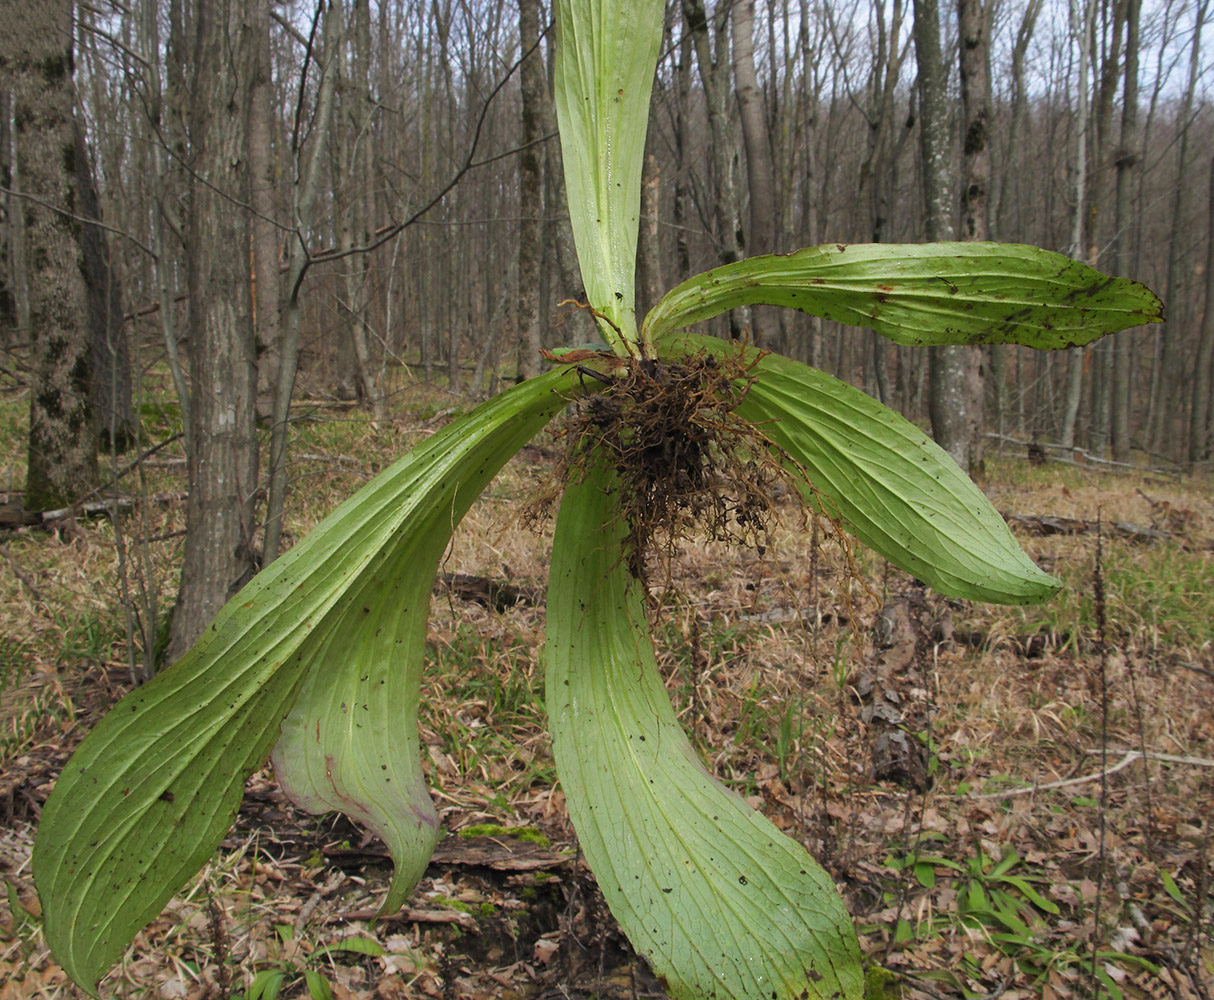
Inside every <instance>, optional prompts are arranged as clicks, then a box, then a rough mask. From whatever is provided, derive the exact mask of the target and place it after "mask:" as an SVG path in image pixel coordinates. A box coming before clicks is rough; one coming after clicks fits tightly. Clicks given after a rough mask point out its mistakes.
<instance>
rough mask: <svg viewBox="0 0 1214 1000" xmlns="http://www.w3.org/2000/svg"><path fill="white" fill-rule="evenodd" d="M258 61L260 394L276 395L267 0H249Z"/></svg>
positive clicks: (277, 290)
mask: <svg viewBox="0 0 1214 1000" xmlns="http://www.w3.org/2000/svg"><path fill="white" fill-rule="evenodd" d="M247 2H248V4H249V21H250V24H251V26H252V31H253V45H254V47H255V59H256V63H255V65H254V73H253V79H252V81H251V85H250V91H249V126H248V127H249V204H250V207H251V208H252V209H253V215H252V220H251V223H250V224H251V225H252V227H253V322H254V329H255V330H256V334H257V346H258V351H259V353H260V355H261V357H260V361H259V363H258V366H257V378H258V382H259V385H258V390H259V392H260V393H265V394H267V395H268V394H272V393H273V391H274V386H275V385H276V384H277V382H278V369H279V365H280V363H281V357H282V324H281V320H280V317H281V309H282V275H281V273H280V269H279V266H278V240H279V229H278V227H277V226H276V225H275V224H274V220H275V219H276V218H277V217H278V212H277V206H276V205H275V198H274V186H275V170H274V166H275V164H274V118H273V108H272V101H273V97H274V88H273V80H272V72H273V66H272V64H271V61H270V4H269V0H247Z"/></svg>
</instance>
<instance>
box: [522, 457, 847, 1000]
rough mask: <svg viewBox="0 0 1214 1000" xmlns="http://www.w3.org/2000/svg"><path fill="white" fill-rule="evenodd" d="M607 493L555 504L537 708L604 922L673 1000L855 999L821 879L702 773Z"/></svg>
mask: <svg viewBox="0 0 1214 1000" xmlns="http://www.w3.org/2000/svg"><path fill="white" fill-rule="evenodd" d="M613 490H614V479H613V477H612V476H611V475H609V474H607V473H604V472H603V471H601V470H599V469H595V470H593V471H592V472H591V473H590V475H589V476H588V477H587V479H586V480H585V481H584V482H582V483H580V484H576V485H571V486H570V487H569V488H568V489H567V490H566V493H565V496H564V499H563V501H562V503H561V509H560V515H559V517H558V520H557V527H556V538H555V540H554V542H553V553H552V566H551V570H550V577H549V587H548V641H547V694H546V702H547V707H548V714H549V729H550V731H551V734H552V744H553V752H554V755H555V758H556V764H557V769H558V772H559V774H560V776H561V785H562V787H563V788H564V790H565V796H566V799H567V802H568V807H569V816H570V819H571V820H572V821H573V824H574V826H575V827H576V829H577V832H578V838H579V841H580V843H581V847H582V850H583V851H584V852H585V855H586V859H587V861H588V862H589V864H590V867H591V869H592V870H593V871H594V874H595V877H596V879H597V880H598V884H599V888H600V889H602V891H603V895H604V896H605V897H606V898H607V903H608V905H609V906H610V907H611V912H612V913H613V914H614V916H615V918H616V919H617V920H618V921H619V923H620V926H621V927H622V928H623V929H624V932H625V933H626V934H627V935H628V938H629V940H630V941H631V942H632V943H633V945H634V946H635V947H636V948H637V950H638V951H639V952H641V953H642V954H644V955H645V956H646V957H647V958H648V959H649V961H650V963H651V964H652V965H653V967H654V970H655V971H656V972H657V973H658V975H659V976H661V977H662V978H663V979H664V980H665V983H666V986H667V988H668V989H669V990H670V993H671V995H672V996H674V997H676V998H685V1000H691V998H705V997H720V998H725V997H731V998H738V1000H741V998H747V1000H751V998H758V997H762V998H768V997H775V998H779V1000H783V998H790V1000H791V998H810V997H812V998H818V997H822V998H825V997H831V998H839V1000H843V998H858V997H860V996H862V995H863V991H864V984H863V972H862V969H861V965H860V954H859V948H858V945H857V941H856V937H855V932H854V930H853V928H852V925H851V919H850V917H849V916H848V914H847V911H846V909H844V907H843V904H842V901H841V900H840V898H839V895H838V893H837V892H836V891H835V887H834V885H833V884H832V882H831V880H830V877H829V876H828V875H827V874H826V872H825V871H823V869H822V868H821V867H820V866H819V865H818V864H817V862H815V861H814V860H813V859H812V858H811V857H810V856H809V855H808V854H807V853H806V852H805V850H804V848H802V847H801V846H800V845H799V844H797V843H795V842H794V841H792V840H790V839H789V838H788V837H786V836H785V835H784V834H783V833H781V832H780V831H779V830H777V829H776V828H775V826H773V825H772V824H771V822H770V821H768V820H767V819H766V818H765V817H763V816H762V815H761V814H759V813H756V812H755V811H754V810H752V809H751V808H750V807H749V806H748V805H747V804H746V803H745V802H744V801H743V800H742V798H741V797H740V796H738V795H737V794H735V793H734V792H732V791H730V790H728V789H726V788H725V787H724V786H723V785H722V784H721V783H720V782H718V781H717V780H716V779H715V778H713V777H712V776H711V775H710V774H709V773H708V772H707V771H706V770H705V769H704V766H703V764H701V763H700V760H699V758H698V757H697V756H696V753H695V750H694V749H693V748H692V746H691V744H690V743H689V742H688V740H687V737H686V735H685V734H684V733H683V730H682V729H681V728H680V726H679V724H678V721H677V720H676V718H675V715H674V711H673V709H672V708H671V705H670V700H669V698H668V697H667V694H666V690H665V688H664V687H663V685H662V679H661V677H660V676H659V674H658V670H657V664H656V662H655V660H654V654H653V647H652V644H651V642H650V637H649V628H648V624H647V622H646V619H645V609H644V604H643V595H642V588H641V585H640V584H639V583H638V581H637V580H636V579H635V578H633V577H632V576H631V573H630V571H629V569H628V568H627V562H628V560H627V559H626V558H625V555H624V549H623V542H624V535H625V525H624V524H622V523H621V521H620V518H619V515H618V514H617V513H616V511H615V506H614V505H615V499H614V493H613Z"/></svg>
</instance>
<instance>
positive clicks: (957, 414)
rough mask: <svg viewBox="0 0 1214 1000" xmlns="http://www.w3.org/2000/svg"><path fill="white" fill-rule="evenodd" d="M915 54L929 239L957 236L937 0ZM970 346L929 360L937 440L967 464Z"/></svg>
mask: <svg viewBox="0 0 1214 1000" xmlns="http://www.w3.org/2000/svg"><path fill="white" fill-rule="evenodd" d="M914 9H915V30H914V35H915V59H916V61H917V62H918V64H919V143H920V149H921V154H922V163H923V200H924V220H925V223H926V229H927V238H928V239H929V240H949V239H953V237H954V232H955V230H954V227H953V191H952V184H951V178H952V143H951V135H952V133H951V130H950V129H949V109H948V103H947V90H946V87H947V82H948V71H947V70H946V68H945V63H944V54H943V51H942V48H941V44H940V8H939V5H938V3H937V0H915V8H914ZM971 363H972V362H971V358H970V353H969V349H967V348H964V347H953V346H949V347H934V348H931V349H930V360H929V362H928V380H929V394H930V395H929V410H930V413H931V419H932V434H933V436H934V437H935V439H936V442H937V443H938V444H939V445H940V447H942V448H943V449H944V450H945V451H947V452H948V453H949V454H950V455H952V457H953V460H954V461H955V462H956V463H957V464H958V465H959V466H961V468H963V469H966V470H969V469H970V467H971V461H972V458H973V442H974V437H975V434H974V428H975V426H976V424H977V422H978V420H979V416H978V415H977V414H975V413H974V406H973V403H972V395H971V390H970V388H969V366H970V365H971Z"/></svg>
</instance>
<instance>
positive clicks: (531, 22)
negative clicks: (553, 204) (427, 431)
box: [516, 0, 545, 378]
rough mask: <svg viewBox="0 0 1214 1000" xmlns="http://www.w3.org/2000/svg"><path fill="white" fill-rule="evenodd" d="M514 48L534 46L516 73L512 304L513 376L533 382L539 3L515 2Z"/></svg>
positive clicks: (540, 162)
mask: <svg viewBox="0 0 1214 1000" xmlns="http://www.w3.org/2000/svg"><path fill="white" fill-rule="evenodd" d="M518 26H519V42H520V45H521V46H522V49H523V51H524V52H526V51H527V49H529V48H531V47H532V46H535V48H534V49H533V50H532V51H531V53H530V54H529V55H527V56H526V58H525V59H523V64H522V66H520V67H519V85H520V89H521V91H522V105H523V107H522V118H523V122H522V124H523V129H522V137H521V138H522V147H523V148H522V152H520V153H519V174H518V185H519V213H518V214H519V224H518V227H519V228H518V298H517V312H516V317H517V319H516V322H517V324H518V337H519V344H518V350H519V365H518V373H519V375H520V376H521V377H522V378H534V377H535V376H536V375H538V374H539V373H540V348H541V347H542V346H543V344H542V343H541V339H542V337H541V330H542V324H541V321H540V259H541V257H542V255H543V248H542V247H541V246H540V234H541V230H542V227H543V216H544V148H543V146H542V145H541V144H540V140H541V139H542V138H543V134H544V98H545V81H544V57H543V53H542V52H541V50H540V47H539V45H538V42H539V39H540V5H539V0H518Z"/></svg>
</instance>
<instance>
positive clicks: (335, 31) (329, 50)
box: [264, 7, 341, 566]
mask: <svg viewBox="0 0 1214 1000" xmlns="http://www.w3.org/2000/svg"><path fill="white" fill-rule="evenodd" d="M318 16H319V14H318ZM324 37H325V39H326V40H327V41H326V44H325V47H324V58H323V60H322V64H321V68H320V83H319V84H318V86H317V96H316V119H315V123H314V125H313V128H312V132H313V135H312V140H311V142H312V145H311V148H310V149H309V150H308V153H307V155H306V156H305V154H304V150H303V148H302V146H301V145H299V144H296V146H295V148H294V149H293V150H292V153H293V154H294V159H293V162H292V175H293V179H294V183H293V184H292V185H291V189H290V197H291V215H292V223H293V224H294V226H295V229H294V231H293V232H291V234H290V236H289V238H288V240H287V280H286V289H287V294H286V298H285V300H284V302H283V310H282V351H281V354H280V356H279V359H278V380H277V382H276V383H275V386H274V404H273V412H272V414H271V421H270V427H271V430H270V475H269V479H270V486H269V490H268V497H267V500H266V536H265V554H264V564H265V565H267V566H268V565H269V564H270V563H271V562H273V561H274V560H275V559H277V558H278V550H279V548H280V547H281V539H282V511H283V507H284V505H285V503H286V495H287V431H288V423H289V420H290V414H291V396H292V394H293V393H294V391H295V376H296V373H297V372H298V369H299V350H300V339H301V332H302V329H303V312H302V309H301V306H300V300H299V294H300V287H301V285H302V284H303V280H304V275H305V273H306V271H307V267H308V250H307V246H306V244H305V242H304V241H305V240H306V239H307V237H308V234H309V233H310V232H311V231H312V230H313V229H314V228H315V225H316V219H315V214H316V211H315V209H316V196H317V194H318V192H319V188H320V167H321V162H322V159H323V156H322V154H323V153H325V152H326V146H327V140H328V136H329V124H330V122H331V121H332V120H333V105H334V92H335V90H336V89H337V64H336V59H335V56H334V53H335V51H336V47H337V45H338V44H340V38H341V11H340V9H338V8H336V7H330V8H329V9H328V12H327V13H326V14H325V28H324Z"/></svg>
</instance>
